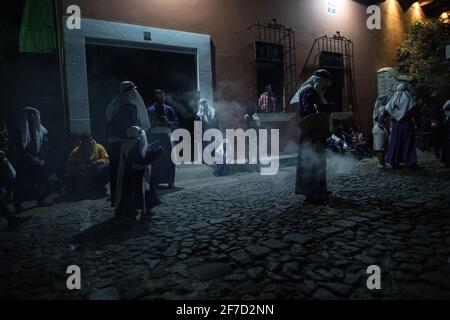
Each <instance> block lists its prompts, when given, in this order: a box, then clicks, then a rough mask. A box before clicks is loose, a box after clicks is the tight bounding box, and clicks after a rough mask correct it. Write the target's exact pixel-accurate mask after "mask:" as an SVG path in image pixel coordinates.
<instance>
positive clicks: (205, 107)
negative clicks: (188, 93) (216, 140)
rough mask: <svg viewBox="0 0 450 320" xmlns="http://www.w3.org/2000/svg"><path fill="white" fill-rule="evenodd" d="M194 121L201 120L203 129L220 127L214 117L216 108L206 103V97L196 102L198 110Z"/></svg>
mask: <svg viewBox="0 0 450 320" xmlns="http://www.w3.org/2000/svg"><path fill="white" fill-rule="evenodd" d="M195 121H201V122H202V128H203V131H207V130H209V129H219V130H220V128H221V126H220V122H219V120H218V119H217V117H216V109H214V107H213V106H212V105H210V104H209V103H208V100H206V99H200V100H199V102H198V112H197V115H196V116H195Z"/></svg>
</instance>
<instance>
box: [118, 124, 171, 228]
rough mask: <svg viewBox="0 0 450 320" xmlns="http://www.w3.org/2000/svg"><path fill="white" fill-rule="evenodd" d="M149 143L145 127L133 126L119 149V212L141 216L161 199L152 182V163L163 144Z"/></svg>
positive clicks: (134, 218)
mask: <svg viewBox="0 0 450 320" xmlns="http://www.w3.org/2000/svg"><path fill="white" fill-rule="evenodd" d="M153 147H154V145H150V146H149V145H148V143H147V136H146V133H145V131H144V130H143V129H141V128H139V127H137V126H133V127H131V128H129V129H128V130H127V139H126V140H125V141H124V142H123V143H122V146H121V150H120V162H119V170H118V173H117V184H116V187H117V189H116V193H115V203H116V215H117V216H126V217H130V218H132V219H133V220H139V219H140V217H141V216H142V215H143V214H148V213H150V210H151V209H152V208H154V207H156V206H157V205H159V204H160V203H161V201H160V199H159V197H158V194H157V193H156V190H155V188H154V185H153V182H152V170H151V163H153V162H154V161H155V160H156V159H157V158H158V156H160V155H161V153H162V151H163V150H162V148H161V147H158V148H156V149H153Z"/></svg>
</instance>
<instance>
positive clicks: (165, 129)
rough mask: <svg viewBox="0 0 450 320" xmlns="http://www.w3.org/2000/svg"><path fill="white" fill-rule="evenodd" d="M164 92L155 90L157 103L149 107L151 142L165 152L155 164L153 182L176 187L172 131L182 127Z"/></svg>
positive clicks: (157, 184)
mask: <svg viewBox="0 0 450 320" xmlns="http://www.w3.org/2000/svg"><path fill="white" fill-rule="evenodd" d="M165 102H166V94H165V93H164V91H163V90H161V89H157V90H155V103H154V104H153V105H151V106H150V107H148V109H147V111H148V115H149V118H150V123H151V127H152V128H151V130H150V142H151V143H156V145H157V146H161V147H162V148H163V150H164V152H163V154H162V155H161V156H160V157H159V158H158V159H157V160H156V161H155V162H154V163H153V165H152V167H153V180H154V182H155V185H156V186H159V185H160V184H166V183H167V184H168V186H169V188H174V186H175V163H174V162H173V161H172V148H173V145H172V141H171V135H172V131H173V130H175V129H178V128H179V127H180V123H179V121H178V117H177V114H176V113H175V110H174V109H173V108H172V107H171V106H169V105H167V104H166V103H165Z"/></svg>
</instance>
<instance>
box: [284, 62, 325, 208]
mask: <svg viewBox="0 0 450 320" xmlns="http://www.w3.org/2000/svg"><path fill="white" fill-rule="evenodd" d="M331 84H332V82H331V75H330V73H329V72H328V71H326V70H317V71H316V72H315V73H314V74H313V76H312V77H311V78H309V79H308V80H307V81H306V82H305V83H304V84H303V85H302V86H301V87H300V89H299V91H298V92H297V94H296V95H295V96H294V98H293V99H292V101H291V104H293V103H297V102H298V103H299V104H300V118H305V117H307V116H309V115H312V114H315V113H320V112H327V111H328V110H327V109H328V107H329V104H328V103H327V101H326V100H325V98H324V94H325V92H326V90H327V88H328V87H329V86H331ZM299 140H300V142H299V154H298V164H297V179H296V187H295V193H296V194H301V195H304V196H306V202H307V203H309V204H314V205H320V204H323V203H325V202H326V201H327V200H328V195H329V193H328V189H327V177H326V144H325V143H326V140H325V139H323V134H322V132H317V134H315V133H314V130H313V131H312V132H311V133H309V134H305V133H302V132H301V130H300V139H299Z"/></svg>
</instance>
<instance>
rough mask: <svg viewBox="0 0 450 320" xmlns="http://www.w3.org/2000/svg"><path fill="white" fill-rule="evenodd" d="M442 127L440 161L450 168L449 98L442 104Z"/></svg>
mask: <svg viewBox="0 0 450 320" xmlns="http://www.w3.org/2000/svg"><path fill="white" fill-rule="evenodd" d="M443 111H444V128H445V131H444V132H445V135H444V139H443V140H444V141H443V146H442V163H444V164H445V167H447V168H450V100H447V102H446V103H445V104H444V108H443Z"/></svg>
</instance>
